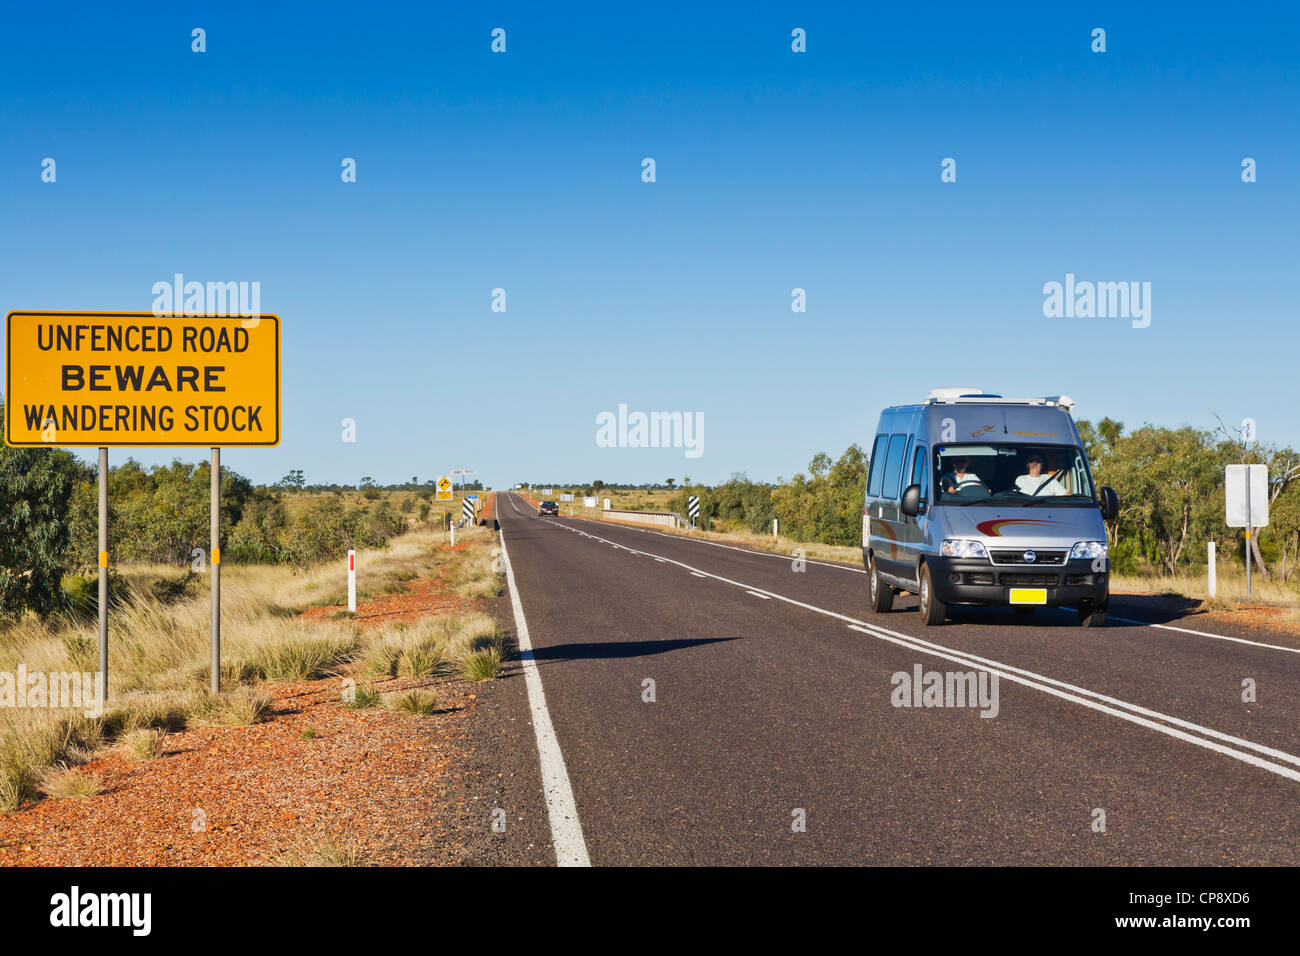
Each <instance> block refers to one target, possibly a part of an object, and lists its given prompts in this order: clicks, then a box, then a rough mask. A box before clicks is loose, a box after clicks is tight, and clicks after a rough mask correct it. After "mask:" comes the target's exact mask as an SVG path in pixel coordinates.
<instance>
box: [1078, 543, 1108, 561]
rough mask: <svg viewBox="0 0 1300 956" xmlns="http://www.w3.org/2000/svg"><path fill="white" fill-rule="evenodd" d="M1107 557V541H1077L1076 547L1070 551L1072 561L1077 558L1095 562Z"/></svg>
mask: <svg viewBox="0 0 1300 956" xmlns="http://www.w3.org/2000/svg"><path fill="white" fill-rule="evenodd" d="M1104 557H1106V542H1105V541H1076V542H1075V543H1074V547H1073V548H1071V549H1070V560H1071V561H1073V560H1074V559H1075V558H1085V559H1087V560H1089V561H1094V560H1096V559H1097V558H1104Z"/></svg>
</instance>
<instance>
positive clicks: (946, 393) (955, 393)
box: [925, 385, 1002, 402]
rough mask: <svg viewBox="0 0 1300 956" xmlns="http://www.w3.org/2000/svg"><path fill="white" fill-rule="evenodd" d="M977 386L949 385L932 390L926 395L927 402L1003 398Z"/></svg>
mask: <svg viewBox="0 0 1300 956" xmlns="http://www.w3.org/2000/svg"><path fill="white" fill-rule="evenodd" d="M1001 397H1002V396H1001V395H994V394H992V393H991V392H986V391H984V389H982V388H979V387H977V386H975V385H949V386H946V387H944V388H932V389H930V390H929V391H928V392H926V393H925V400H926V401H927V402H933V401H938V402H945V401H947V402H950V401H952V400H953V399H957V398H1001Z"/></svg>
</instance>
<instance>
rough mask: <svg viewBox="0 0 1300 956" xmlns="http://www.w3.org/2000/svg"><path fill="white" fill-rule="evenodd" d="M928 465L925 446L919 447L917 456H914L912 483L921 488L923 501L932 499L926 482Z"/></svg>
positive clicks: (917, 447)
mask: <svg viewBox="0 0 1300 956" xmlns="http://www.w3.org/2000/svg"><path fill="white" fill-rule="evenodd" d="M926 464H927V461H926V455H925V446H924V445H917V446H916V454H915V455H913V456H912V481H911V482H910V483H911V484H913V485H920V486H921V500H922V501H928V500H929V498H930V488H929V486H928V485H927V484H926V482H925V466H926Z"/></svg>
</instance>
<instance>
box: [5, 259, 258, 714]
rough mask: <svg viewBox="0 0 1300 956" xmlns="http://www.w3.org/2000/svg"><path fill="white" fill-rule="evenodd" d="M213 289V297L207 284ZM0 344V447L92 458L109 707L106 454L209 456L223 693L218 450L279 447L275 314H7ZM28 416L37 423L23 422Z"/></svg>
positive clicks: (104, 692) (103, 674)
mask: <svg viewBox="0 0 1300 956" xmlns="http://www.w3.org/2000/svg"><path fill="white" fill-rule="evenodd" d="M178 281H179V277H178ZM208 288H209V294H210V293H211V285H209V287H208ZM209 301H211V300H209ZM4 334H5V347H6V350H5V356H6V360H5V387H4V397H5V411H4V413H5V428H4V441H5V444H7V445H9V446H12V447H49V446H50V445H51V444H55V445H59V446H65V447H87V448H94V447H98V449H99V684H100V688H101V697H102V699H104V700H107V698H108V449H109V448H111V447H117V448H120V447H132V446H153V447H167V448H170V447H177V446H184V447H194V448H210V449H211V450H212V501H211V543H210V552H209V556H210V560H211V562H212V625H211V631H212V634H211V648H212V660H211V666H212V673H211V679H210V682H209V687H210V689H211V691H212V693H214V694H215V693H218V692H219V691H220V689H221V447H222V446H225V447H229V446H237V447H273V446H275V445H278V444H280V318H279V316H277V315H270V314H262V315H237V314H234V315H232V314H223V315H155V314H154V313H152V312H60V311H56V310H47V311H42V312H22V311H14V312H10V313H8V314H7V315H6V316H5V333H4ZM191 393H193V395H192V398H191ZM164 396H166V397H165V398H164ZM181 396H184V398H182V397H181ZM187 399H189V400H190V401H191V402H192V404H190V403H187V401H186V400H187ZM24 408H28V409H35V410H36V411H37V414H30V413H29V414H25V415H24V414H20V412H21V411H22V409H24ZM51 422H53V423H55V424H57V426H58V433H57V438H58V440H57V441H54V442H51V441H50V439H49V436H48V435H47V433H46V427H47V425H48V424H49V423H51Z"/></svg>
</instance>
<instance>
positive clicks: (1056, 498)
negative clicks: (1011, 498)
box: [1021, 495, 1094, 508]
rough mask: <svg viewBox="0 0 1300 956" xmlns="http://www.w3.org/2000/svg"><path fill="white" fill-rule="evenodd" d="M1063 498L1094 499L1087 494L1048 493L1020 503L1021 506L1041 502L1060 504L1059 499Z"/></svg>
mask: <svg viewBox="0 0 1300 956" xmlns="http://www.w3.org/2000/svg"><path fill="white" fill-rule="evenodd" d="M1063 498H1076V499H1077V498H1082V499H1083V500H1084V501H1087V502H1092V501H1093V500H1094V499H1092V498H1089V497H1088V496H1087V495H1048V496H1046V497H1043V498H1030V499H1029V500H1028V501H1026V502H1024V504H1022V505H1021V507H1022V508H1032V507H1034V506H1035V505H1041V504H1052V503H1056V504H1061V499H1063ZM1072 503H1074V504H1077V503H1078V502H1077V501H1076V502H1072Z"/></svg>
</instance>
